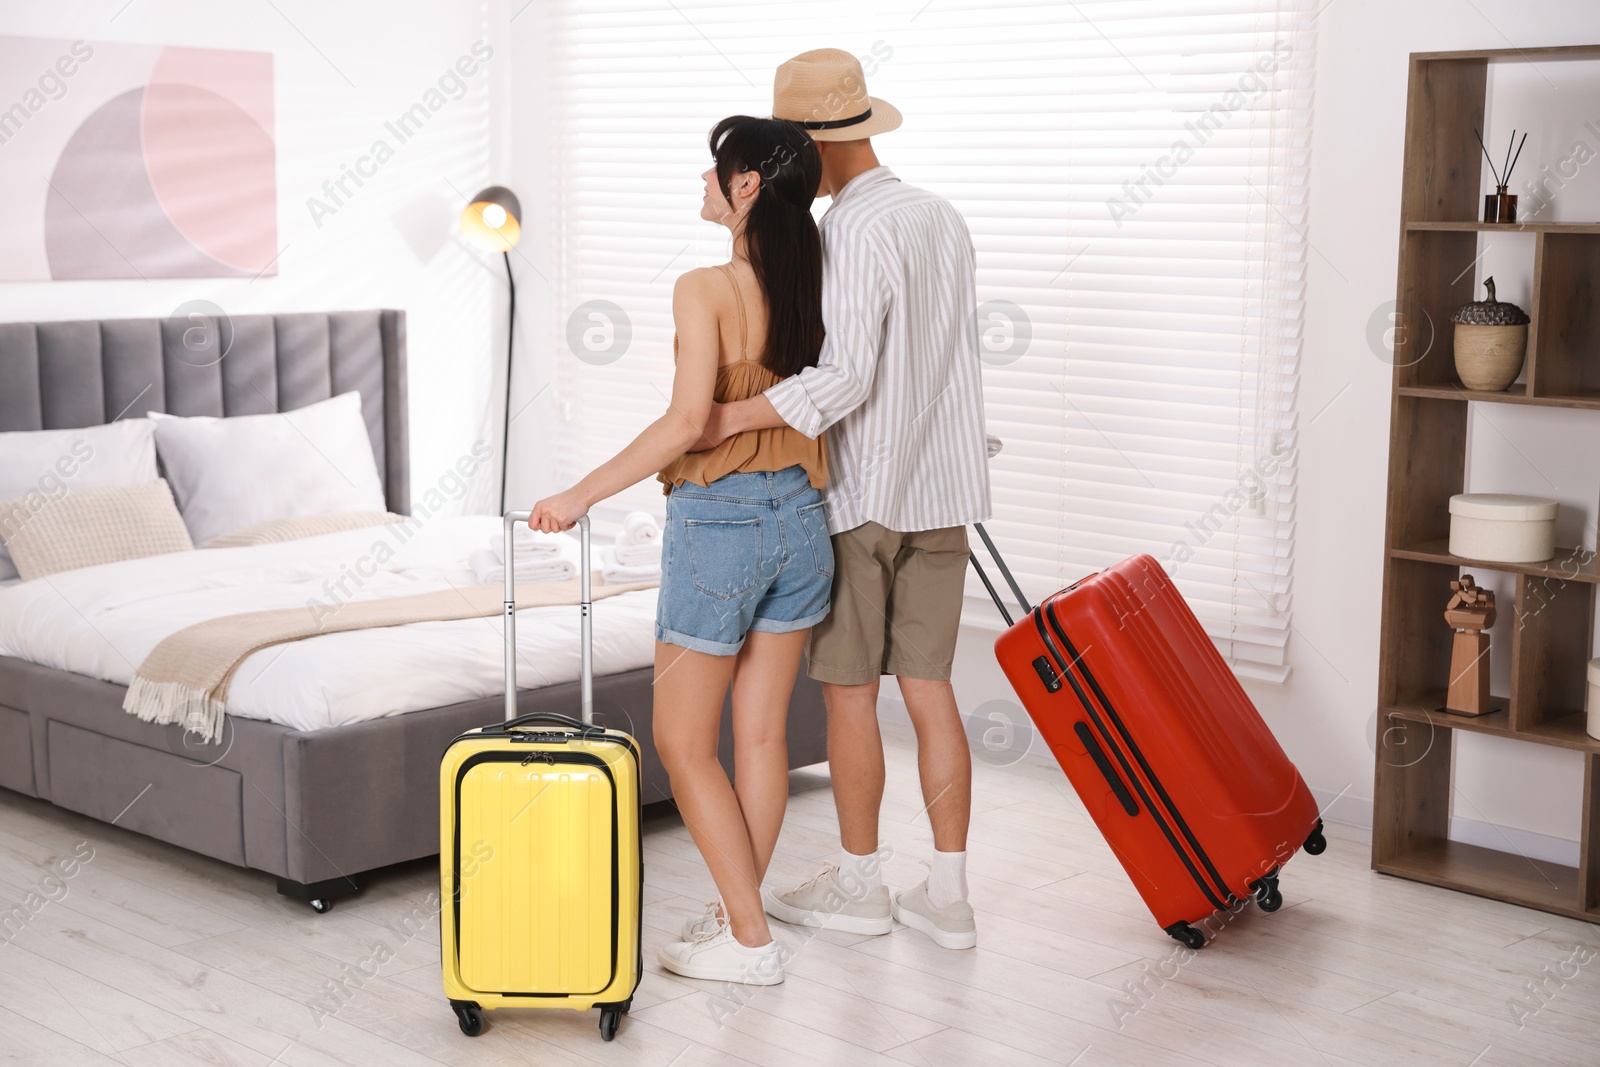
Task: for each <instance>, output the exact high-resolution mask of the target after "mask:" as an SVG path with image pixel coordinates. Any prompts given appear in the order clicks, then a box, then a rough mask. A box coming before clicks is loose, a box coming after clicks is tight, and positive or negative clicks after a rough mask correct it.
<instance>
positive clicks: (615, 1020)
mask: <svg viewBox="0 0 1600 1067" xmlns="http://www.w3.org/2000/svg"><path fill="white" fill-rule="evenodd" d="M621 1022H622V1009H621V1008H601V1009H600V1039H601V1040H602V1041H610V1040H612V1039H613V1038H615V1037H616V1036H617V1026H618V1025H620V1024H621Z"/></svg>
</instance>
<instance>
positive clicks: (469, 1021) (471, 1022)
mask: <svg viewBox="0 0 1600 1067" xmlns="http://www.w3.org/2000/svg"><path fill="white" fill-rule="evenodd" d="M455 1009H456V1022H458V1023H460V1024H461V1032H462V1033H463V1034H466V1035H467V1036H468V1037H477V1036H478V1035H479V1034H481V1033H483V1009H482V1008H480V1007H478V1006H477V1005H476V1004H457V1005H455Z"/></svg>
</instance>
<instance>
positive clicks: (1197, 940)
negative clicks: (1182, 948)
mask: <svg viewBox="0 0 1600 1067" xmlns="http://www.w3.org/2000/svg"><path fill="white" fill-rule="evenodd" d="M1167 935H1168V936H1169V937H1171V938H1172V939H1173V940H1174V941H1181V942H1183V943H1184V944H1185V945H1187V946H1189V947H1190V948H1192V949H1194V950H1195V951H1196V952H1199V951H1200V950H1201V949H1203V948H1205V947H1206V935H1205V934H1203V933H1202V932H1200V931H1199V930H1196V929H1195V928H1194V927H1192V926H1190V925H1189V924H1188V923H1173V924H1172V925H1171V926H1169V927H1167Z"/></svg>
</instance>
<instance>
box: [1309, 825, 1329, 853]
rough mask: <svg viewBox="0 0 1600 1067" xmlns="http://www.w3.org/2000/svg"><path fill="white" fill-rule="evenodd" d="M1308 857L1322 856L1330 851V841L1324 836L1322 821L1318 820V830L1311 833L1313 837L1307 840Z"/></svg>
mask: <svg viewBox="0 0 1600 1067" xmlns="http://www.w3.org/2000/svg"><path fill="white" fill-rule="evenodd" d="M1305 850H1306V855H1308V856H1320V855H1322V854H1323V853H1324V852H1326V851H1328V839H1327V838H1326V837H1323V836H1322V820H1321V819H1318V820H1317V828H1316V829H1315V830H1313V831H1311V836H1310V837H1308V838H1306V843H1305Z"/></svg>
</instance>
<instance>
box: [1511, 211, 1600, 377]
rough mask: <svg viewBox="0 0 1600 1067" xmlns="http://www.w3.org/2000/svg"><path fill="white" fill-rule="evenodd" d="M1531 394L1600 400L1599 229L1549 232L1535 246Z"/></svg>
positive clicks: (1530, 336) (1531, 332)
mask: <svg viewBox="0 0 1600 1067" xmlns="http://www.w3.org/2000/svg"><path fill="white" fill-rule="evenodd" d="M1533 279H1534V281H1533V300H1532V306H1531V307H1530V308H1529V311H1530V313H1531V314H1532V318H1533V325H1532V326H1531V327H1530V329H1529V331H1528V360H1529V365H1528V385H1529V388H1528V392H1529V393H1531V394H1533V395H1534V396H1536V397H1546V396H1548V397H1558V398H1567V397H1578V398H1584V397H1594V396H1596V395H1600V364H1597V362H1596V360H1595V358H1594V354H1595V351H1596V349H1597V348H1600V317H1597V316H1596V309H1597V308H1600V230H1595V231H1593V232H1589V231H1584V232H1572V231H1545V232H1541V233H1540V234H1539V236H1538V238H1537V240H1536V241H1535V246H1534V271H1533Z"/></svg>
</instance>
